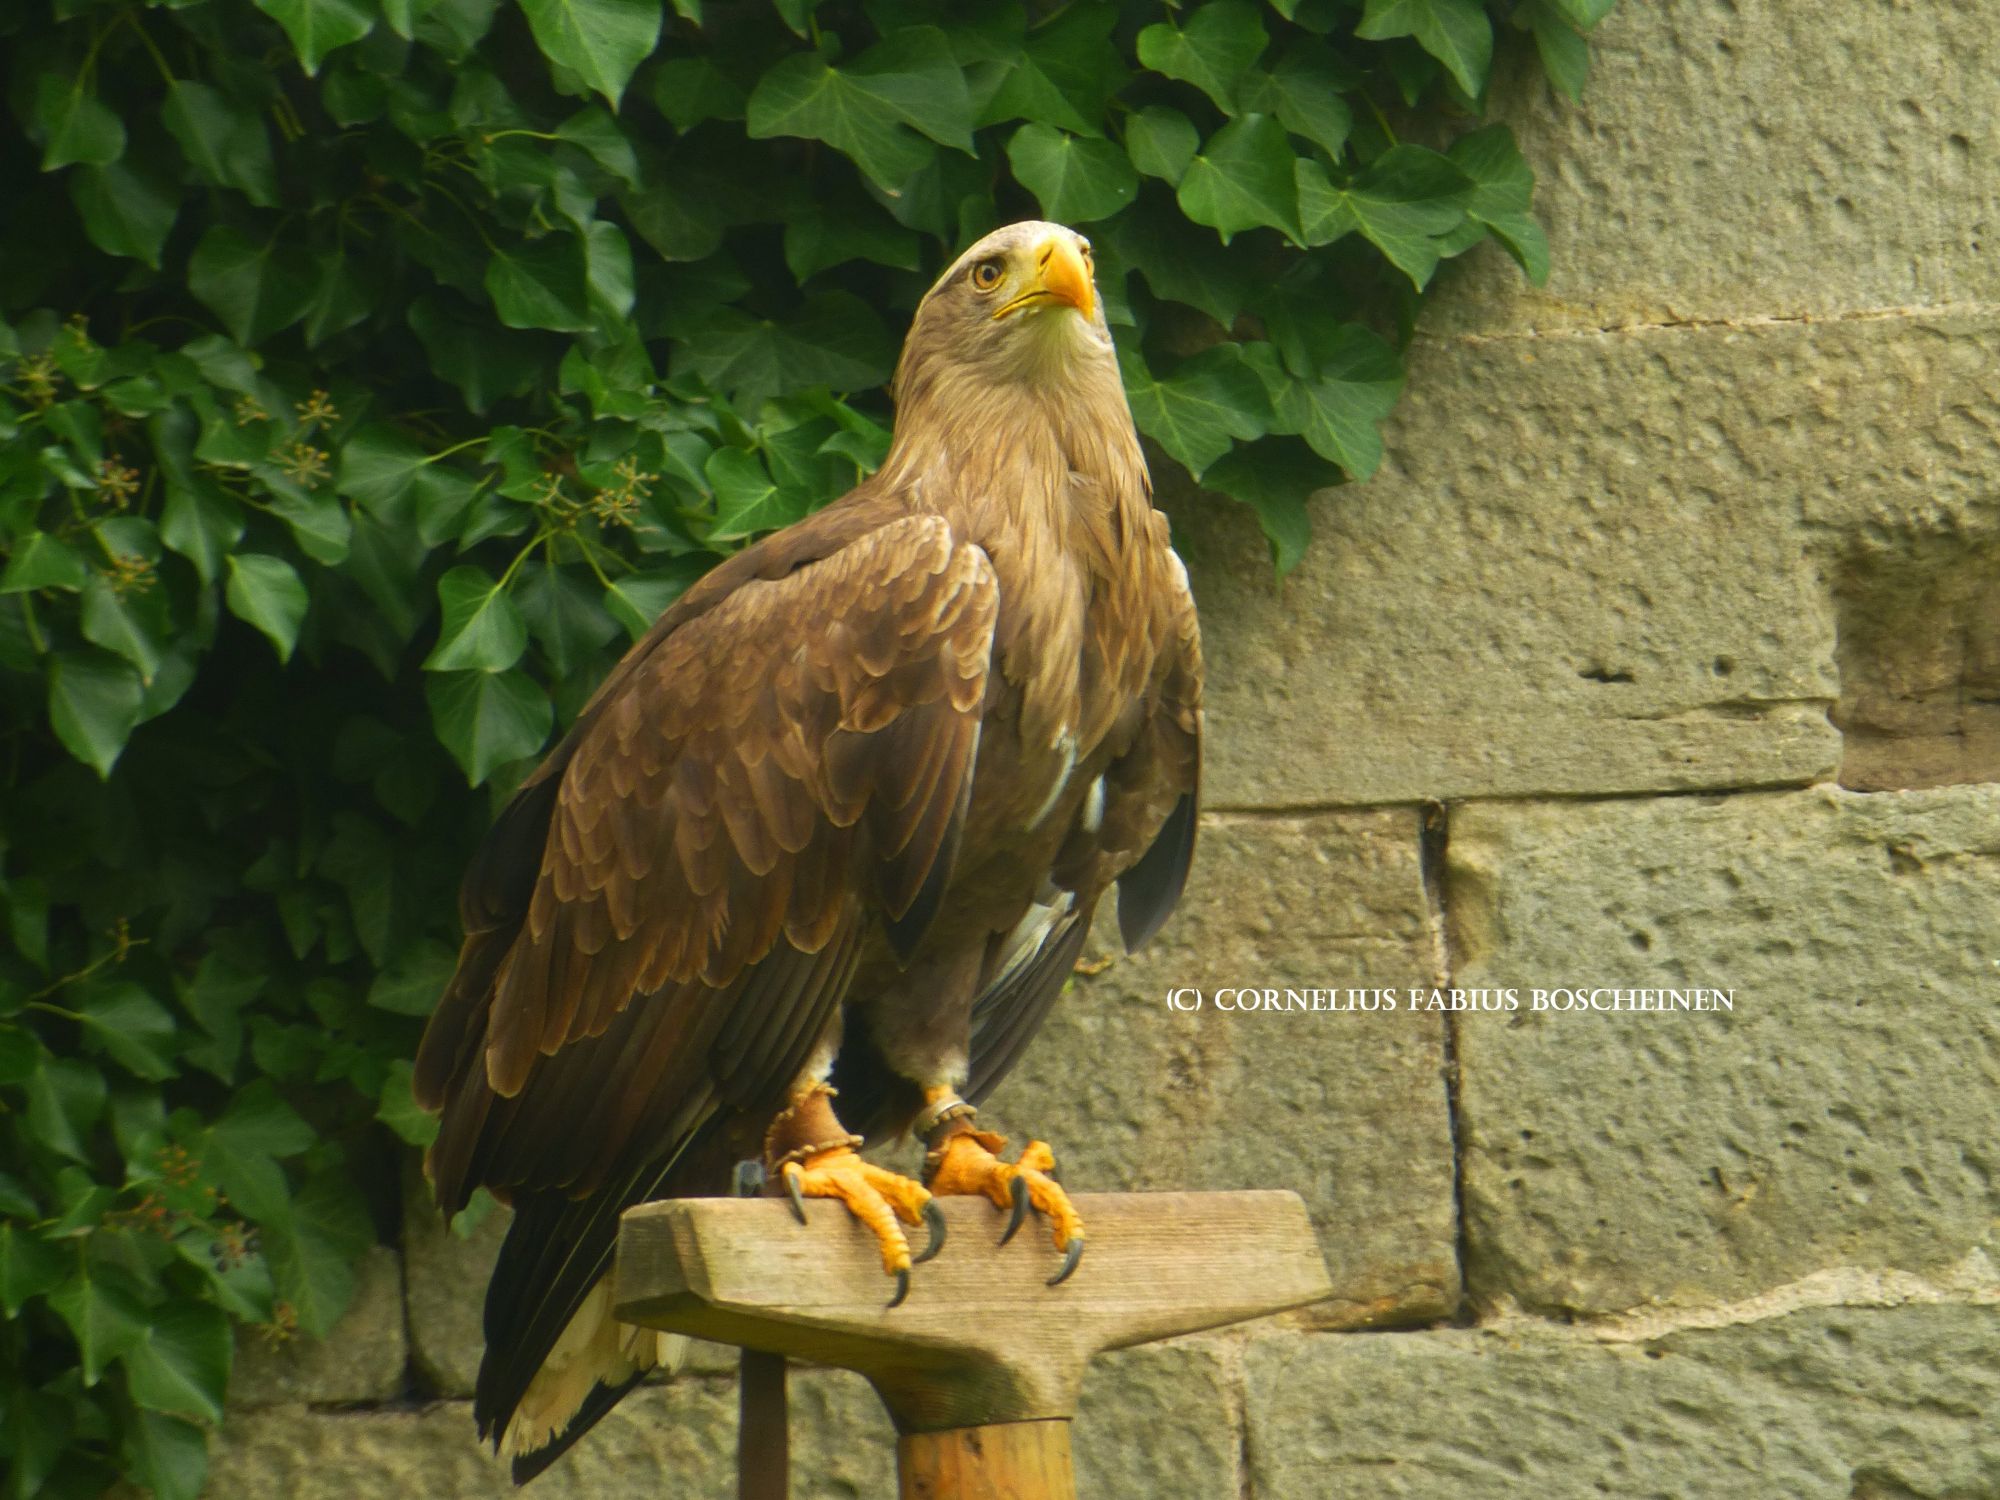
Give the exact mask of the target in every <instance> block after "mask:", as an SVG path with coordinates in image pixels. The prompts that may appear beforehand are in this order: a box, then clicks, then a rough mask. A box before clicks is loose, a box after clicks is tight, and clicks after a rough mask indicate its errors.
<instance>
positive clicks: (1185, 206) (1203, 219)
mask: <svg viewBox="0 0 2000 1500" xmlns="http://www.w3.org/2000/svg"><path fill="white" fill-rule="evenodd" d="M1297 160H1298V158H1297V157H1295V156H1294V155H1293V154H1292V145H1291V141H1290V139H1289V138H1288V137H1287V136H1286V134H1285V127H1284V126H1282V125H1280V124H1279V123H1278V122H1277V121H1276V120H1274V119H1272V118H1271V117H1270V116H1269V115H1245V116H1244V117H1243V118H1242V119H1240V120H1232V121H1230V122H1229V123H1228V124H1227V125H1225V126H1223V127H1222V129H1220V130H1218V131H1217V132H1216V133H1215V134H1214V135H1212V136H1210V137H1209V140H1208V144H1207V145H1206V146H1204V147H1203V148H1202V150H1201V151H1200V152H1199V153H1197V155H1196V156H1195V158H1194V160H1193V161H1191V162H1189V163H1188V168H1187V172H1186V173H1185V174H1184V175H1183V176H1182V178H1181V185H1180V191H1179V193H1178V195H1177V196H1178V197H1179V199H1180V205H1181V211H1182V212H1183V213H1185V214H1186V215H1187V216H1188V217H1189V218H1190V219H1193V220H1194V221H1195V222H1196V223H1197V224H1206V225H1208V226H1209V227H1210V228H1211V229H1214V230H1216V231H1217V232H1219V233H1220V234H1221V236H1222V241H1223V243H1224V244H1227V243H1229V240H1230V237H1231V236H1232V235H1235V234H1238V233H1240V232H1241V231H1243V230H1245V229H1257V228H1262V227H1269V228H1272V229H1276V230H1278V231H1279V232H1280V233H1282V234H1284V235H1286V236H1288V237H1289V238H1291V239H1293V240H1297V239H1298V238H1299V234H1300V228H1299V190H1298V185H1297V180H1296V178H1295V177H1294V175H1293V166H1294V164H1295V163H1296V162H1297Z"/></svg>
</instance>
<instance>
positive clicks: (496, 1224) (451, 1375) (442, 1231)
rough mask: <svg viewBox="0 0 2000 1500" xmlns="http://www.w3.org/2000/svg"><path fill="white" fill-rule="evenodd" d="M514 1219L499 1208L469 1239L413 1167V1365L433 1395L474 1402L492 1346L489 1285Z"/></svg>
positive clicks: (409, 1246) (406, 1217) (407, 1275)
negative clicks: (487, 1331)
mask: <svg viewBox="0 0 2000 1500" xmlns="http://www.w3.org/2000/svg"><path fill="white" fill-rule="evenodd" d="M511 1217H512V1216H511V1215H510V1214H509V1213H508V1211H507V1210H506V1209H504V1208H495V1209H494V1210H492V1212H490V1213H489V1214H487V1216H486V1217H485V1218H484V1219H482V1220H481V1221H480V1222H479V1224H478V1227H477V1228H475V1229H474V1230H473V1231H472V1232H471V1233H470V1234H469V1235H462V1236H461V1235H458V1234H454V1233H453V1232H452V1231H451V1230H450V1229H449V1228H448V1227H446V1225H445V1222H444V1218H443V1216H442V1215H441V1214H439V1212H438V1210H437V1205H436V1204H435V1203H434V1202H432V1201H431V1196H430V1187H429V1184H427V1183H426V1182H424V1180H423V1178H422V1176H421V1174H419V1173H418V1172H417V1171H416V1169H415V1166H414V1164H412V1166H411V1169H410V1170H409V1171H408V1172H407V1173H406V1174H405V1178H404V1195H403V1297H404V1301H405V1304H406V1306H407V1309H408V1316H409V1328H410V1359H411V1363H412V1365H414V1367H415V1370H416V1375H417V1379H418V1381H419V1383H420V1384H421V1385H422V1386H423V1388H424V1389H425V1390H427V1391H429V1392H430V1393H431V1394H433V1395H438V1396H470V1395H471V1394H472V1386H473V1382H474V1381H475V1380H476V1379H477V1378H478V1376H479V1358H480V1355H481V1354H482V1353H483V1352H484V1351H485V1348H486V1339H485V1337H484V1335H483V1334H482V1333H481V1332H480V1319H481V1313H482V1309H483V1308H484V1306H485V1303H486V1283H487V1281H488V1280H489V1279H490V1278H491V1277H492V1275H493V1263H494V1261H495V1260H496V1259H498V1257H499V1255H500V1242H501V1240H503V1239H505V1238H506V1236H507V1225H508V1222H509V1220H510V1218H511Z"/></svg>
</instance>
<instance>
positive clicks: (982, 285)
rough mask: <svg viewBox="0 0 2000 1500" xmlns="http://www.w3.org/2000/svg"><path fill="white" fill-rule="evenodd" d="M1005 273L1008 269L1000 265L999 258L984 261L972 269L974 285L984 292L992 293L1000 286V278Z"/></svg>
mask: <svg viewBox="0 0 2000 1500" xmlns="http://www.w3.org/2000/svg"><path fill="white" fill-rule="evenodd" d="M1005 271H1006V268H1005V267H1004V266H1002V265H1001V264H1000V261H999V258H998V257H995V258H994V259H992V260H982V261H981V262H980V263H979V264H978V265H976V266H974V267H973V268H972V284H973V285H974V286H975V287H977V288H978V289H979V290H980V291H982V292H990V291H992V290H993V288H995V287H996V286H998V285H1000V278H1001V276H1002V275H1004V274H1005Z"/></svg>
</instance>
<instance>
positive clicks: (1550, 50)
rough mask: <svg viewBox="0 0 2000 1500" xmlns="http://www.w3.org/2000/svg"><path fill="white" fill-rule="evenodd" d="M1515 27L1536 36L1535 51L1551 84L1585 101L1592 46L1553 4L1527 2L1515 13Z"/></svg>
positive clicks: (1534, 1) (1530, 0) (1546, 1)
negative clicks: (1585, 84) (1584, 88)
mask: <svg viewBox="0 0 2000 1500" xmlns="http://www.w3.org/2000/svg"><path fill="white" fill-rule="evenodd" d="M1513 24H1514V25H1516V26H1520V27H1525V28H1526V29H1528V30H1529V31H1532V32H1533V33H1534V36H1535V51H1536V52H1538V53H1539V54H1540V55H1541V59H1542V68H1543V70H1544V71H1545V72H1547V73H1548V75H1549V79H1550V81H1551V82H1553V83H1554V84H1555V86H1556V87H1557V88H1559V89H1561V90H1562V91H1563V92H1564V93H1565V94H1567V95H1569V97H1570V98H1571V99H1581V98H1582V97H1583V86H1584V83H1585V82H1586V81H1587V80H1588V79H1589V77H1590V44H1589V43H1588V42H1587V41H1585V40H1584V38H1583V34H1582V33H1581V32H1579V31H1578V30H1577V29H1576V28H1575V27H1574V26H1572V25H1571V24H1570V23H1569V22H1568V21H1567V20H1565V19H1564V18H1563V15H1562V12H1561V10H1560V9H1559V8H1558V7H1557V6H1556V5H1554V4H1552V3H1551V0H1527V4H1525V5H1523V6H1522V7H1521V8H1520V9H1519V10H1517V11H1515V12H1514V16H1513Z"/></svg>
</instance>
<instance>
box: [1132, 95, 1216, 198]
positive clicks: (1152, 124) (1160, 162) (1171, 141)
mask: <svg viewBox="0 0 2000 1500" xmlns="http://www.w3.org/2000/svg"><path fill="white" fill-rule="evenodd" d="M1200 146H1201V133H1200V132H1199V131H1197V130H1196V129H1195V128H1194V123H1193V122H1192V121H1191V120H1189V119H1188V117H1187V116H1186V115H1184V114H1182V113H1181V112H1180V111H1179V110H1177V109H1169V108H1167V107H1166V106H1165V105H1164V104H1150V105H1148V106H1147V107H1146V108H1144V109H1142V110H1140V111H1139V112H1138V113H1137V114H1136V115H1134V116H1132V118H1131V119H1129V120H1127V121H1126V122H1125V150H1126V152H1127V153H1128V154H1129V155H1130V156H1131V158H1132V165H1133V166H1135V167H1137V168H1138V169H1139V170H1140V171H1141V172H1144V173H1145V174H1146V175H1147V176H1148V177H1159V178H1163V179H1165V180H1166V181H1167V182H1169V183H1178V182H1179V181H1180V180H1181V175H1182V174H1183V173H1184V172H1186V171H1187V168H1188V163H1189V162H1191V161H1193V160H1194V154H1195V152H1196V151H1197V150H1198V149H1199V148H1200Z"/></svg>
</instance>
